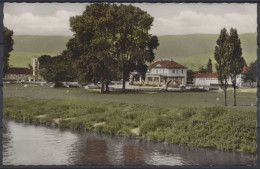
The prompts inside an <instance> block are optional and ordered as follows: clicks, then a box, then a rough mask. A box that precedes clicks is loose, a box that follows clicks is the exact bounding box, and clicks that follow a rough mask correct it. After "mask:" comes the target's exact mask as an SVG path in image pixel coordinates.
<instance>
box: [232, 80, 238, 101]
mask: <svg viewBox="0 0 260 169" xmlns="http://www.w3.org/2000/svg"><path fill="white" fill-rule="evenodd" d="M236 83H237V81H236V79H235V80H234V83H233V88H234V106H237V97H236Z"/></svg>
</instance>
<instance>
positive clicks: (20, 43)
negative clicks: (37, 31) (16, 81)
mask: <svg viewBox="0 0 260 169" xmlns="http://www.w3.org/2000/svg"><path fill="white" fill-rule="evenodd" d="M13 39H14V42H15V43H14V50H13V51H12V52H11V56H10V65H12V66H14V67H27V66H28V64H29V63H30V62H31V56H41V55H43V54H48V55H51V56H55V55H58V54H59V53H61V52H62V51H63V50H64V49H65V46H66V43H67V42H68V40H69V39H70V37H67V36H40V35H14V36H13Z"/></svg>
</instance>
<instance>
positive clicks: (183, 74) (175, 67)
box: [145, 59, 187, 87]
mask: <svg viewBox="0 0 260 169" xmlns="http://www.w3.org/2000/svg"><path fill="white" fill-rule="evenodd" d="M186 83H187V68H186V67H185V66H183V65H181V64H179V63H177V62H175V61H173V59H161V60H159V61H157V62H155V63H153V64H151V65H150V66H149V67H148V70H147V73H146V75H145V85H151V86H162V85H167V86H176V87H179V86H181V85H183V86H186Z"/></svg>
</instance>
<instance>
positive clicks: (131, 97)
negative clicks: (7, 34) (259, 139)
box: [4, 84, 257, 110]
mask: <svg viewBox="0 0 260 169" xmlns="http://www.w3.org/2000/svg"><path fill="white" fill-rule="evenodd" d="M4 97H26V98H32V99H53V98H54V99H87V100H93V101H97V102H122V103H132V104H144V105H156V106H158V105H160V106H183V107H210V106H222V105H224V93H223V92H168V93H166V92H161V93H125V94H118V93H108V94H100V93H99V92H93V91H88V90H86V89H83V88H70V89H67V88H56V89H53V88H50V87H48V86H28V87H27V88H25V87H23V85H20V84H19V85H4ZM256 101H257V100H256V93H252V92H251V93H246V92H238V93H237V105H238V106H237V107H235V108H238V109H249V110H256ZM228 104H229V105H230V107H232V108H234V107H233V106H232V104H233V93H232V91H229V92H228Z"/></svg>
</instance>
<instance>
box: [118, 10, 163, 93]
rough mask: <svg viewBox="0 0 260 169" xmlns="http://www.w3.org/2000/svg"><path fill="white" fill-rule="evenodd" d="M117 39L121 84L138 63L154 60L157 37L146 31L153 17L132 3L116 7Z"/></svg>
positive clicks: (142, 63) (157, 44)
mask: <svg viewBox="0 0 260 169" xmlns="http://www.w3.org/2000/svg"><path fill="white" fill-rule="evenodd" d="M117 14H118V15H117V16H118V22H116V24H117V31H116V32H117V36H116V37H117V39H116V44H115V49H116V53H117V58H118V63H119V65H120V70H121V72H122V79H123V85H122V89H123V90H124V89H125V81H126V79H127V78H128V76H129V73H130V72H131V71H133V70H135V68H136V67H138V65H144V64H145V63H146V62H152V61H153V60H154V52H153V50H154V49H156V48H157V47H158V46H159V42H158V38H157V37H156V36H152V35H151V34H149V33H148V31H149V30H150V28H151V26H152V23H153V17H151V16H150V15H149V14H148V13H147V12H145V11H142V10H141V9H140V8H138V7H134V6H132V5H120V6H119V7H118V13H117Z"/></svg>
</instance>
